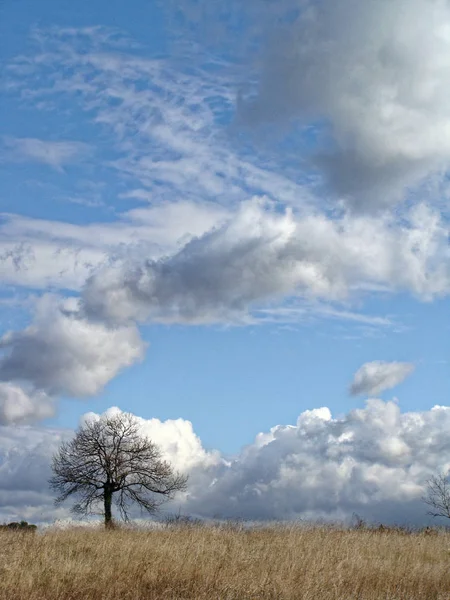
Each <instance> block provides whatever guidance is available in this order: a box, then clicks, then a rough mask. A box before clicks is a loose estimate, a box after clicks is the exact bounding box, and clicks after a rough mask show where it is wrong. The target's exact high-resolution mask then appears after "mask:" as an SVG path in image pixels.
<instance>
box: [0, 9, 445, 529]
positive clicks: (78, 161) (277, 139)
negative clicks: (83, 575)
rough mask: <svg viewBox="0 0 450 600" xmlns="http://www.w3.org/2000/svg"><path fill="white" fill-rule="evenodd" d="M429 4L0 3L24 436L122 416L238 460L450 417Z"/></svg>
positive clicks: (438, 28)
mask: <svg viewBox="0 0 450 600" xmlns="http://www.w3.org/2000/svg"><path fill="white" fill-rule="evenodd" d="M413 4H414V8H415V10H412V9H406V4H405V1H404V0H395V2H392V3H387V2H384V1H383V2H381V3H379V4H377V3H375V2H373V1H372V0H367V1H366V2H362V3H360V4H355V3H354V2H352V1H351V0H345V1H344V2H342V4H341V5H340V6H338V7H336V6H334V4H333V3H332V2H329V1H328V0H327V1H325V0H324V1H322V2H319V1H318V2H306V3H303V4H301V3H299V2H295V1H294V0H286V1H285V2H280V3H279V5H277V6H276V7H274V6H272V5H271V3H266V2H263V1H262V0H251V1H250V2H249V3H248V5H246V6H245V7H240V6H239V3H234V2H231V3H224V2H222V1H221V0H217V2H216V3H215V4H214V5H210V3H204V2H194V1H193V0H192V1H191V0H185V1H184V2H181V3H171V2H168V3H159V2H156V1H155V2H144V1H141V0H137V1H136V2H133V3H132V6H129V5H127V6H125V5H124V3H122V2H103V1H101V0H94V1H93V2H90V3H88V4H86V5H84V4H83V6H78V5H77V6H75V5H74V4H73V3H68V2H60V1H58V2H56V1H52V0H45V1H44V2H41V3H39V6H38V5H37V4H36V3H35V2H31V1H28V0H20V1H18V2H14V3H12V2H10V3H4V4H3V5H2V6H1V8H0V12H1V15H0V16H1V18H0V36H1V38H2V46H1V50H0V51H1V63H2V69H4V73H5V77H4V78H3V81H2V83H1V89H0V92H1V93H0V211H1V218H0V280H1V282H2V284H1V288H0V315H1V330H0V333H1V334H2V335H3V338H2V342H1V346H0V352H1V353H2V354H0V379H1V382H2V383H1V386H2V387H1V389H0V425H1V426H2V427H1V428H2V431H3V432H4V435H5V436H6V437H5V439H6V438H7V439H8V440H9V439H10V438H9V437H8V436H10V435H12V434H10V433H8V432H11V431H13V429H14V431H19V429H20V428H21V427H24V428H26V427H32V428H33V431H34V432H35V435H36V436H37V437H38V438H39V439H41V437H42V436H46V435H50V434H49V433H48V432H49V431H59V430H61V429H72V428H74V427H76V426H77V424H78V422H79V419H80V418H81V417H82V415H83V414H85V413H86V412H88V411H94V412H96V413H103V412H104V411H106V410H108V409H109V408H110V407H111V406H118V407H120V409H122V410H127V411H131V412H133V413H134V414H136V415H138V416H139V417H142V419H144V420H146V421H148V420H151V419H155V418H156V419H158V420H159V422H160V425H158V427H161V431H167V432H169V427H172V425H171V423H172V422H175V421H176V420H180V421H179V422H180V423H183V425H180V427H178V426H177V427H178V429H177V432H176V433H173V435H174V436H175V437H176V436H182V435H186V436H187V438H183V439H181V438H180V440H181V441H180V445H179V448H182V447H183V448H184V446H183V444H184V443H185V444H187V446H188V447H189V448H193V447H194V446H195V448H197V445H196V444H197V441H195V442H194V441H192V440H193V439H194V438H192V436H193V435H194V433H193V432H192V431H191V430H190V429H189V427H190V426H187V425H185V422H187V421H190V422H191V423H192V427H193V431H194V432H195V435H196V436H198V438H195V439H196V440H198V439H199V440H201V442H198V443H201V448H202V450H201V452H206V454H201V453H200V450H199V451H198V452H199V453H200V454H201V456H202V458H201V460H202V461H206V462H207V461H208V460H210V458H208V459H206V458H204V457H205V456H210V455H209V454H208V452H210V453H214V452H215V451H218V452H219V453H221V456H223V457H228V458H227V459H225V458H222V459H221V460H224V461H225V460H228V459H230V460H235V461H237V463H236V464H241V463H242V464H243V463H244V462H245V460H246V457H247V454H246V452H247V451H246V450H245V447H246V446H248V448H253V446H252V444H254V443H256V442H254V440H255V436H257V435H258V434H260V433H261V432H269V431H270V430H271V429H272V428H274V427H275V428H276V427H278V426H279V427H284V428H286V427H287V425H292V426H294V425H295V423H297V419H298V417H299V415H301V414H303V413H304V414H309V413H305V411H308V410H313V409H318V408H320V407H324V406H325V407H328V408H329V409H330V411H331V414H332V416H333V419H334V421H336V423H341V422H344V421H345V422H347V420H349V422H352V423H353V417H352V415H359V414H360V413H358V412H356V413H355V412H352V411H354V410H355V409H361V410H363V411H367V415H368V416H367V419H368V420H370V419H372V421H371V422H373V429H372V430H371V431H372V433H373V435H374V436H375V437H374V439H376V435H377V434H376V432H377V431H378V429H377V428H379V425H377V423H378V419H379V417H378V416H376V415H378V412H377V411H378V410H379V407H380V406H383V407H385V408H384V409H383V410H385V415H386V419H387V421H386V431H388V429H389V427H390V425H389V424H388V423H389V422H390V421H389V419H390V417H389V415H390V414H391V412H389V411H391V410H397V411H399V415H403V416H401V417H400V416H399V417H398V418H399V419H400V418H402V419H406V420H407V419H408V418H409V417H405V416H404V415H407V414H408V413H411V414H417V415H434V414H435V413H432V412H430V411H431V409H432V407H433V406H435V405H439V406H446V405H447V404H448V397H449V392H450V377H449V370H448V367H449V362H448V361H449V345H448V335H449V323H448V311H449V306H450V305H449V300H448V296H449V292H450V253H449V247H448V234H449V221H448V214H449V213H448V197H449V196H448V185H447V182H448V177H447V171H448V164H449V162H450V145H449V143H448V141H447V140H448V139H450V137H449V135H447V133H446V132H447V129H448V131H449V132H450V109H449V108H448V107H447V97H448V93H447V92H448V91H450V90H448V75H449V74H450V60H449V59H448V55H449V54H448V50H449V48H448V46H449V45H450V40H449V39H448V35H447V33H446V30H445V27H443V25H442V24H443V23H448V24H450V13H449V9H448V7H447V5H446V4H445V3H444V2H436V3H434V4H433V7H432V9H431V8H430V6H429V0H414V2H413ZM211 6H214V10H212V9H211ZM299 7H300V8H301V10H300V8H299ZM417 15H422V16H423V19H418V18H416V17H417ZM419 39H420V40H421V50H420V52H419V50H418V43H417V40H419ZM352 383H353V388H352V389H353V390H358V392H357V393H354V394H352V393H351V389H350V388H351V386H352ZM374 398H375V399H378V400H380V401H381V404H370V402H369V404H366V402H367V401H368V400H369V399H372V400H373V399H374ZM391 401H393V404H391V403H390V402H391ZM374 407H375V408H374ZM390 407H396V408H395V409H394V408H390ZM380 410H381V409H380ZM320 414H322V413H320ZM361 414H362V413H361ZM364 414H366V413H364ZM305 418H306V417H305ZM308 418H309V417H308ZM317 418H319V419H321V418H322V417H321V416H319V417H317ZM355 418H356V417H355ZM420 418H421V419H422V418H423V419H424V423H425V422H426V423H428V422H430V423H431V422H433V423H434V421H433V419H432V417H428V416H426V417H425V416H423V417H420ZM433 418H434V417H433ZM358 419H359V417H358V418H356V420H358ZM417 419H419V417H417ZM427 419H428V421H427ZM430 419H431V420H430ZM325 421H326V419H325ZM334 421H332V422H334ZM177 422H178V421H177ZM308 422H309V421H308ZM330 422H331V421H330ZM358 422H359V421H358ZM408 422H409V421H408ZM153 423H154V422H153ZM279 424H284V425H279ZM151 427H156V425H152V426H151ZM185 427H187V429H186V431H187V433H183V431H184V429H183V428H185ZM299 427H300V425H299ZM399 427H400V425H399ZM402 427H403V426H402ZM405 427H406V426H405ZM424 427H425V425H424ZM18 428H19V429H18ZM406 429H408V428H407V427H406ZM151 431H152V432H154V431H156V430H154V429H151ZM158 431H160V430H159V429H158ZM277 431H278V430H277ZM280 431H281V430H280ZM283 431H289V429H288V428H287V429H283ZM314 431H316V430H314ZM180 432H181V433H180ZM374 432H375V433H374ZM444 434H445V431H444V432H443V433H442V435H444ZM14 435H16V434H14ZM33 435H34V434H33ZM155 435H156V437H158V435H159V433H158V434H155ZM161 435H162V434H161ZM164 435H166V434H164ZM164 435H163V436H162V438H161V439H162V440H163V441H164V440H166V438H165V437H164ZM267 435H269V434H267ZM274 435H275V434H274ZM280 435H281V434H280ZM286 435H287V434H286ZM314 435H316V433H314ZM367 435H368V438H367V444H375V442H374V441H371V442H369V439H372V438H370V436H369V434H367ZM392 435H394V434H392ZM399 435H400V434H399ZM402 435H403V434H402ZM405 435H406V434H405ZM424 435H425V434H424ZM430 435H431V434H430ZM39 436H41V437H39ZM167 436H169V433H167ZM167 436H166V437H167ZM169 437H170V436H169ZM431 437H433V436H431ZM191 438H192V439H191ZM52 439H53V438H52ZM258 439H259V438H258ZM277 439H278V438H277ZM405 439H406V438H405ZM430 439H431V438H430ZM449 439H450V438H449ZM183 440H184V441H183ZM186 440H191V441H189V443H188V442H187V441H186ZM8 443H9V442H8ZM162 443H163V442H162ZM402 443H406V442H402ZM5 444H6V442H5ZM5 447H6V446H5ZM257 447H258V446H257ZM275 447H276V445H275V444H272V446H271V448H272V449H274V448H275ZM34 448H35V447H34V446H33V447H32V448H31V449H30V450H29V451H30V452H34ZM396 448H397V446H396ZM449 450H450V448H449ZM252 451H253V450H252ZM273 451H274V452H275V450H273ZM179 452H180V453H181V452H182V451H181V450H179ZM192 452H194V451H193V450H192ZM248 452H250V450H248ZM393 452H394V451H393ZM200 454H199V456H200ZM394 454H395V453H394ZM437 455H438V453H437V452H436V462H435V463H433V465H430V464H428V463H427V468H428V469H431V467H435V468H438V467H439V468H446V465H447V463H445V461H444V463H442V461H443V460H444V458H442V456H441V457H440V458H438V456H437ZM39 456H40V455H39ZM177 456H178V455H177ZM183 456H184V455H183ZM211 456H213V454H211ZM214 456H215V455H214ZM283 456H284V455H283ZM230 457H232V458H230ZM185 458H186V457H184V458H183V460H184V459H185ZM178 459H179V457H178V458H177V460H178ZM447 459H448V456H447ZM447 459H445V460H447ZM180 460H181V459H180ZM186 460H187V459H186ZM199 460H200V459H199ZM211 460H213V459H212V458H211ZM364 460H367V458H364ZM374 460H375V459H374ZM392 460H394V459H392ZM280 461H281V459H280ZM206 462H205V464H206ZM375 463H376V461H375ZM375 463H374V464H375ZM183 464H184V463H183ZM186 464H187V463H186ZM189 464H190V463H189ZM202 464H203V463H202ZM208 464H209V463H208ZM277 464H278V463H277ZM377 464H378V463H377ZM402 464H403V463H402ZM408 464H409V463H408ZM449 466H450V463H449ZM0 467H1V465H0ZM366 467H367V469H369V467H370V468H372V467H374V465H372V464H371V465H369V466H367V465H366ZM413 467H414V465H413V464H412V463H411V464H409V467H408V468H409V469H413ZM4 468H6V467H5V466H4ZM246 468H247V467H246ZM278 468H279V469H281V462H280V463H279V464H278ZM399 468H400V467H399ZM402 468H403V467H402ZM369 470H370V469H369ZM402 473H403V471H402ZM424 474H426V469H425V467H424V470H423V471H420V477H422V479H423V477H424V476H425V475H424ZM17 476H18V477H19V476H20V475H19V474H18V475H17ZM408 476H409V475H408ZM410 476H411V477H412V478H413V479H414V478H415V479H414V485H417V486H420V485H421V484H422V483H423V481H422V480H421V481H419V480H418V479H417V478H418V477H419V475H417V474H414V476H413V475H410ZM405 477H406V475H405ZM224 481H225V479H224ZM384 481H385V480H384ZM255 482H256V483H255ZM224 485H225V484H224ZM249 485H250V484H249ZM252 485H260V483H258V478H257V476H256V475H255V479H254V481H253V484H252ZM380 485H381V484H380ZM383 485H385V484H383ZM405 485H406V484H405ZM411 485H412V484H411ZM225 489H226V488H225ZM408 489H409V488H408ZM414 489H415V491H414V493H413V492H411V494H412V502H416V499H417V497H418V492H417V490H418V489H419V487H417V489H416V488H414ZM405 493H406V492H405ZM414 494H415V495H414ZM194 496H195V494H194V492H192V498H191V500H190V502H191V504H190V505H189V506H192V507H194V508H195V509H196V510H197V511H198V512H199V513H201V511H202V506H203V504H202V501H200V500H199V499H198V497H194ZM8 502H9V501H8ZM245 502H246V501H244V500H243V506H246V508H245V511H247V513H248V514H250V513H251V510H253V509H252V507H247V505H246V504H245ZM0 504H1V498H0ZM306 504H307V505H308V506H307V507H306ZM306 504H305V508H304V510H303V509H302V510H303V512H302V511H300V512H301V514H307V515H310V514H312V513H311V511H313V507H311V506H310V504H308V502H307V503H306ZM344 504H345V502H344V500H342V507H341V508H339V510H338V513H336V514H338V516H345V514H346V510H347V511H348V510H349V509H348V506H347V505H345V506H344ZM275 505H277V504H276V503H275V504H274V506H275ZM277 506H278V505H277ZM414 506H415V505H414ZM8 507H9V508H8V510H9V511H10V512H9V513H7V512H6V508H5V509H4V511H5V514H10V513H11V510H12V509H11V506H10V503H9V504H8ZM228 508H229V507H228ZM228 508H227V507H226V506H225V507H222V509H223V510H224V511H225V512H226V511H227V510H228ZM319 509H320V510H322V511H323V510H325V509H324V508H323V507H321V508H320V507H319V508H318V510H319ZM243 510H244V509H243ZM258 510H259V509H257V508H255V514H257V516H258V515H259V516H266V515H265V514H263V513H261V514H260V513H258ZM274 510H275V509H274ZM411 510H412V511H413V509H411ZM230 511H231V509H230ZM292 511H294V512H295V511H297V512H298V510H297V508H296V509H295V510H294V508H292V506H291V507H290V508H289V506H288V507H287V508H286V509H285V511H284V512H283V514H282V515H281V516H283V517H284V516H286V515H291V514H292ZM392 511H393V513H392V514H393V515H394V514H397V513H396V508H395V507H394V508H393V509H392ZM231 512H232V511H231ZM319 512H320V511H319ZM247 513H246V514H247ZM11 514H12V513H11ZM274 514H275V513H274ZM296 514H297V513H296ZM374 514H375V513H374ZM411 514H412V513H411ZM272 516H273V515H272ZM275 516H277V515H275Z"/></svg>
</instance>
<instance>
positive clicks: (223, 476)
mask: <svg viewBox="0 0 450 600" xmlns="http://www.w3.org/2000/svg"><path fill="white" fill-rule="evenodd" d="M118 410H119V409H118V408H111V409H109V411H107V413H105V414H111V412H116V411H118ZM84 418H85V419H92V418H101V415H97V414H95V413H89V414H87V415H85V417H84ZM139 423H140V426H141V430H142V433H143V434H145V435H148V436H149V437H151V439H152V440H154V441H155V442H156V443H157V444H158V445H159V446H160V448H161V449H162V451H163V453H164V455H165V456H166V457H167V458H168V459H169V460H170V461H171V462H172V463H173V465H174V466H175V467H176V468H177V469H180V470H182V471H183V472H185V473H188V474H189V477H190V480H189V489H188V492H187V493H186V494H184V495H183V496H180V497H178V498H177V500H176V502H175V504H174V505H172V506H171V507H169V508H168V510H169V511H170V510H175V509H176V510H178V509H180V510H181V511H182V512H183V513H185V514H194V515H197V516H200V517H203V518H207V519H208V518H245V519H250V520H261V521H264V520H278V519H283V520H294V519H318V518H323V519H326V520H343V521H349V519H350V518H351V516H352V514H353V513H354V512H357V513H358V514H359V515H361V516H362V517H363V518H365V519H368V520H369V521H371V522H383V523H408V524H415V525H424V524H426V523H429V522H430V518H429V517H427V516H426V510H425V509H424V505H423V503H422V501H421V497H422V496H423V495H424V490H425V483H426V480H427V479H428V478H429V476H430V474H432V473H434V472H436V471H445V470H448V469H449V468H450V461H449V448H450V446H449V444H450V442H449V437H448V430H449V427H450V408H448V407H442V406H435V407H434V408H432V409H431V410H429V411H424V412H409V413H408V412H406V413H401V411H400V408H399V406H398V405H397V404H396V403H395V402H383V401H381V400H369V401H368V402H367V404H366V406H365V408H361V409H355V410H352V411H350V412H349V413H348V414H346V415H344V416H341V417H339V418H333V417H332V415H331V413H330V411H329V409H328V408H319V409H314V410H307V411H305V412H303V413H302V414H301V415H300V416H299V417H298V420H297V423H296V424H295V425H277V426H275V427H273V428H272V429H271V430H270V431H268V432H265V433H260V434H258V435H257V436H256V438H255V440H254V441H253V443H252V444H250V445H248V446H246V447H244V448H242V449H241V451H240V452H239V454H237V455H236V456H233V457H224V456H222V455H221V454H220V453H219V452H218V451H214V450H205V449H204V448H203V446H202V443H201V440H200V439H199V438H198V436H197V435H196V434H195V432H194V430H193V428H192V424H191V423H190V422H189V421H186V420H184V419H176V420H167V421H163V422H162V421H160V420H158V419H142V418H139ZM70 435H71V432H70V431H58V430H51V429H45V428H11V427H0V458H1V460H0V475H1V477H0V519H3V520H13V519H17V518H18V517H19V516H20V515H22V517H23V516H24V517H25V518H27V519H29V520H32V521H39V522H46V521H47V522H48V521H50V522H53V521H54V520H55V519H56V518H60V519H63V518H66V517H67V516H68V515H69V512H68V508H69V506H70V505H68V506H65V507H62V508H60V509H58V511H57V512H55V509H54V507H53V504H52V500H53V499H52V497H51V496H50V495H49V491H48V487H47V485H46V481H47V477H48V476H49V474H50V472H49V469H50V458H51V455H52V453H53V452H54V451H55V450H56V448H57V447H58V444H59V443H60V441H61V440H62V439H67V437H68V436H70ZM174 507H175V508H174Z"/></svg>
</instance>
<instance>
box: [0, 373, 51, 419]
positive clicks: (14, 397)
mask: <svg viewBox="0 0 450 600" xmlns="http://www.w3.org/2000/svg"><path fill="white" fill-rule="evenodd" d="M54 412H55V404H54V401H53V399H52V398H51V397H49V396H48V395H47V394H46V393H45V392H42V391H41V392H34V393H31V394H27V393H26V391H25V390H24V389H22V388H21V387H19V386H17V385H14V384H11V383H0V425H9V424H26V423H33V422H35V421H40V420H42V419H46V418H47V417H51V416H53V414H54Z"/></svg>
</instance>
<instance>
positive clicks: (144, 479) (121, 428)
mask: <svg viewBox="0 0 450 600" xmlns="http://www.w3.org/2000/svg"><path fill="white" fill-rule="evenodd" d="M52 468H53V477H52V478H51V479H50V480H49V483H50V486H51V488H52V489H53V490H54V491H55V492H57V494H58V497H57V498H56V503H58V504H59V503H61V502H64V501H65V500H67V499H68V498H69V497H70V496H72V495H73V496H75V497H76V498H77V502H76V504H75V505H74V506H73V508H72V510H73V511H74V512H77V513H79V514H85V515H87V514H92V513H93V512H94V510H95V507H96V506H97V505H98V504H100V503H103V507H104V515H105V524H106V525H108V522H110V521H111V519H112V516H111V503H112V501H113V500H114V502H115V504H116V506H117V508H118V510H119V512H120V514H121V516H122V518H124V519H128V518H129V510H130V507H131V506H132V505H133V504H137V505H138V506H139V507H140V508H141V511H145V512H147V513H153V512H154V511H156V510H157V509H158V507H159V506H160V505H161V504H162V503H163V502H166V501H167V500H170V499H172V498H173V497H174V495H175V494H176V492H178V491H184V490H185V489H186V485H187V477H186V476H184V475H182V474H180V473H176V472H174V471H173V468H172V466H171V465H170V464H169V463H168V462H167V461H165V460H163V459H162V457H161V452H160V450H159V448H158V447H157V446H156V445H155V444H154V443H153V442H152V441H151V440H149V439H148V438H146V437H144V436H142V435H141V434H140V433H139V423H138V421H137V420H136V418H135V417H133V415H131V414H127V413H121V414H118V415H114V416H112V417H106V418H102V419H99V420H97V421H93V422H88V423H85V424H84V425H83V426H82V427H80V429H79V430H78V431H77V433H76V435H75V437H74V438H73V440H71V441H70V442H64V443H63V444H61V447H60V449H59V451H58V453H57V454H56V455H55V456H54V457H53V464H52Z"/></svg>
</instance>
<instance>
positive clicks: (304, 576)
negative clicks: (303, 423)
mask: <svg viewBox="0 0 450 600" xmlns="http://www.w3.org/2000/svg"><path fill="white" fill-rule="evenodd" d="M337 598H339V599H342V600H344V599H345V600H351V599H358V600H369V599H370V600H375V599H376V600H382V599H383V600H394V599H395V600H408V599H412V598H414V599H419V598H423V599H424V600H425V599H426V600H438V599H439V600H443V599H444V598H445V599H447V598H449V599H450V534H448V533H440V534H439V535H426V534H425V533H417V534H411V535H405V534H402V533H401V532H388V533H376V532H372V531H367V530H362V531H351V530H349V531H344V530H338V529H333V528H326V527H324V528H320V527H316V528H301V527H298V526H297V527H290V528H289V527H278V528H267V529H259V530H258V529H256V530H247V531H246V530H239V529H233V528H228V529H227V528H222V529H221V528H214V527H172V528H167V529H162V530H154V531H135V530H126V529H117V530H113V531H107V532H105V531H90V530H85V529H81V530H80V529H74V530H69V531H48V532H46V533H44V534H39V533H38V534H36V535H33V534H26V533H17V532H7V531H2V532H0V599H1V600H3V599H4V600H47V599H48V600H50V599H51V600H69V599H70V600H79V599H83V600H100V599H102V600H119V599H120V600H138V599H145V600H156V599H158V600H165V599H171V600H175V599H177V600H181V599H195V600H206V599H207V600H219V599H220V600H250V599H255V600H256V599H258V600H265V599H267V600H268V599H271V600H274V599H280V600H281V599H286V600H294V599H295V600H302V599H303V600H313V599H314V600H331V599H337Z"/></svg>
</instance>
